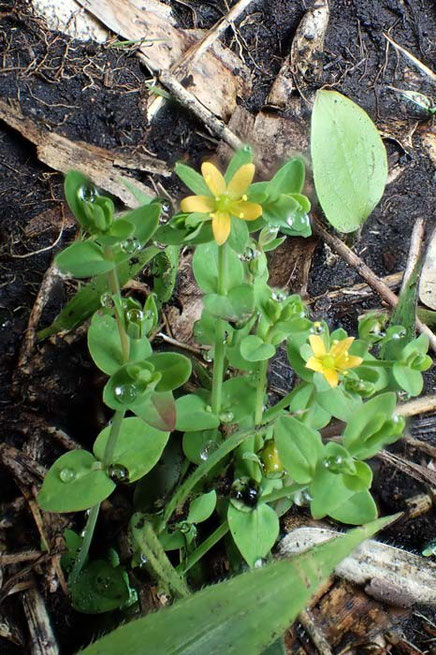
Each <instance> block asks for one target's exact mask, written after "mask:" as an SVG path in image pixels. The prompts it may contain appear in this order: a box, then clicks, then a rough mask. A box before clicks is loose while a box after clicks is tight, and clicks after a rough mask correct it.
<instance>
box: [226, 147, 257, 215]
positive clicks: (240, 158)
mask: <svg viewBox="0 0 436 655" xmlns="http://www.w3.org/2000/svg"><path fill="white" fill-rule="evenodd" d="M252 161H253V150H252V148H251V147H250V146H248V145H245V146H242V148H240V149H239V150H237V151H236V152H235V154H234V155H233V157H232V158H231V160H230V162H229V165H228V166H227V170H226V172H225V175H224V179H225V181H226V182H227V184H228V183H229V182H230V180H231V179H232V177H233V176H234V174H235V173H236V171H237V170H238V169H239V168H241V166H244V164H251V162H252ZM242 222H243V221H241V223H242Z"/></svg>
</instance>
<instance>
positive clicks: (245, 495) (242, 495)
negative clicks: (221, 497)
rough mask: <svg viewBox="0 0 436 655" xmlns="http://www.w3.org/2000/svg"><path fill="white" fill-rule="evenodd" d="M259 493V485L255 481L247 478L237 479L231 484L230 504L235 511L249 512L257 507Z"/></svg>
mask: <svg viewBox="0 0 436 655" xmlns="http://www.w3.org/2000/svg"><path fill="white" fill-rule="evenodd" d="M259 492H260V489H259V484H258V483H257V482H256V480H253V479H251V478H247V477H243V478H238V479H237V480H235V481H234V483H233V484H232V488H231V491H230V502H231V503H232V505H234V507H236V508H237V509H240V510H242V511H250V510H251V509H253V508H254V507H256V505H257V501H258V500H259Z"/></svg>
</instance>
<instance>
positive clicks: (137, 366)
mask: <svg viewBox="0 0 436 655" xmlns="http://www.w3.org/2000/svg"><path fill="white" fill-rule="evenodd" d="M332 103H334V104H336V103H338V108H337V110H335V111H337V115H338V116H339V117H340V118H341V121H342V122H341V123H338V121H337V119H336V117H335V116H332ZM338 124H340V125H342V128H341V129H338ZM356 130H360V133H361V134H363V135H364V136H365V137H366V140H367V147H368V148H369V150H370V155H366V154H365V157H362V152H361V150H359V149H357V150H353V148H351V146H350V143H351V142H352V140H353V135H354V134H355V133H356ZM326 135H327V136H328V140H327V137H326ZM359 138H360V137H359ZM327 141H328V142H327ZM361 147H363V146H361ZM327 148H330V151H329V152H330V158H329V159H327V153H328V150H327ZM341 152H342V158H341ZM344 153H346V157H345V160H344V158H343V157H344ZM312 156H313V164H314V174H315V184H316V188H317V192H318V199H319V202H320V204H321V206H322V208H323V209H324V211H325V213H326V217H327V219H328V220H330V221H331V222H332V224H333V225H335V226H337V227H338V228H340V229H342V230H343V231H352V230H356V229H358V228H359V226H360V225H361V224H362V222H363V221H364V220H365V219H366V218H367V216H368V214H369V212H370V211H371V210H372V208H373V207H374V205H375V204H376V202H377V201H378V199H379V198H380V196H381V193H382V190H383V186H384V181H385V177H386V155H385V151H384V148H383V145H382V143H381V141H380V139H379V137H378V134H377V132H376V130H375V127H374V126H373V124H372V123H371V122H370V119H369V118H368V117H367V116H366V114H364V113H363V111H362V110H361V109H360V108H356V106H355V105H354V104H353V103H350V101H348V100H346V99H344V98H343V97H342V96H339V94H336V93H334V92H325V91H323V92H320V95H319V96H318V99H317V104H315V109H314V116H313V131H312ZM357 160H358V161H357ZM344 161H345V163H344ZM323 167H324V168H329V167H330V168H329V171H333V173H332V172H330V173H329V174H328V175H326V174H324V173H323V172H322V171H323ZM335 171H336V173H337V174H334V173H335ZM202 172H203V176H202V175H200V174H199V173H197V172H196V171H195V170H193V169H192V168H190V167H189V166H186V165H185V164H178V165H177V166H176V173H177V175H178V176H179V177H180V179H181V180H182V181H183V182H184V183H185V184H186V186H187V187H188V188H189V189H191V191H192V192H193V194H194V195H191V196H188V197H187V198H185V199H183V200H182V201H181V205H180V209H181V211H180V212H178V213H176V214H175V215H174V216H172V217H171V218H170V220H169V221H168V222H166V223H163V224H160V223H159V214H160V204H159V202H155V201H150V199H145V204H143V205H142V206H141V207H139V208H138V209H135V210H133V211H129V212H125V213H123V214H121V215H119V216H116V215H115V212H114V205H113V203H112V201H111V199H110V198H107V197H105V196H102V195H100V194H99V193H98V191H97V190H96V189H95V188H94V187H93V185H92V184H91V183H90V181H89V180H87V179H86V178H84V177H83V176H82V175H81V174H79V173H77V172H74V171H73V172H70V173H69V174H68V175H67V176H66V181H65V193H66V198H67V202H68V204H69V206H70V208H71V210H72V211H73V213H74V215H75V216H76V218H77V220H78V222H79V224H80V226H81V228H82V235H81V238H80V239H79V240H78V241H77V242H75V243H74V244H72V245H71V246H69V247H68V248H67V249H66V250H64V251H63V252H61V253H60V254H59V255H58V256H57V258H56V265H57V267H58V268H59V269H60V270H61V271H62V272H63V273H64V274H69V275H72V276H74V277H78V278H87V277H92V278H93V280H91V282H89V283H88V284H87V286H85V287H84V288H83V289H82V290H81V291H79V293H78V295H77V297H76V298H74V299H73V300H72V301H70V303H69V305H68V306H67V308H66V309H68V308H69V309H68V311H66V310H65V309H64V310H63V312H62V313H61V315H60V317H58V319H57V320H56V321H55V323H54V326H51V328H49V329H48V330H46V331H44V334H48V333H50V332H51V331H53V330H56V329H59V328H60V327H62V328H65V327H69V328H72V327H75V326H76V325H77V324H78V322H81V321H83V320H85V319H86V318H88V317H89V316H91V315H92V319H91V323H90V327H89V330H88V347H89V351H90V354H91V357H92V359H93V360H94V363H95V364H96V366H97V367H98V368H99V369H100V370H101V371H102V372H103V373H104V374H105V375H106V376H107V382H106V384H105V387H104V390H103V400H104V403H105V404H106V406H107V407H108V408H109V409H110V410H113V415H112V418H111V420H110V423H109V424H108V426H107V427H106V428H104V430H102V432H101V433H100V434H99V435H98V436H97V439H96V441H95V444H94V447H93V451H92V452H89V451H86V450H78V451H72V452H69V453H67V454H65V455H63V456H62V457H60V458H59V459H58V460H57V461H56V462H55V463H54V464H53V466H52V467H51V469H50V470H49V472H48V474H47V476H46V478H45V480H44V483H43V486H42V489H41V491H40V493H39V496H38V501H39V504H40V506H41V507H42V508H43V509H45V510H46V511H52V512H73V511H83V510H89V515H88V519H87V523H86V527H85V530H84V534H83V537H80V538H79V537H78V538H77V539H75V540H73V541H74V548H73V549H71V548H70V559H69V562H68V571H69V584H70V588H71V591H72V596H73V598H78V597H79V598H81V597H82V596H83V590H84V589H86V587H87V586H89V585H92V584H95V583H93V582H92V581H93V580H94V581H95V580H97V579H99V576H100V577H101V576H102V575H103V573H102V571H104V572H105V573H104V575H103V577H104V576H106V580H107V581H108V580H109V582H108V584H109V587H110V588H111V589H115V591H114V592H113V593H112V594H109V595H108V597H105V594H104V593H103V594H101V593H100V592H101V590H100V592H99V593H100V596H99V600H98V601H95V599H94V600H93V601H92V602H91V601H90V603H88V606H86V603H84V602H79V601H76V607H78V608H79V609H82V611H90V610H89V607H91V606H93V607H94V608H97V609H95V611H104V610H105V609H113V607H114V605H115V606H118V607H123V606H125V604H126V602H127V598H126V597H128V598H130V597H131V591H129V589H130V587H129V585H128V583H127V581H126V578H125V570H124V569H123V568H120V567H119V563H118V564H117V565H116V566H112V565H111V564H110V563H109V564H108V563H107V562H106V561H105V560H97V561H96V560H90V558H89V549H90V545H91V540H92V535H93V532H94V529H95V525H96V522H97V519H98V514H99V509H100V504H101V502H102V501H104V500H105V499H106V498H108V497H109V496H110V495H111V494H112V493H113V491H114V490H115V489H116V487H117V485H119V484H129V485H135V492H134V496H133V501H132V505H133V506H132V519H131V523H130V534H131V540H132V546H133V549H134V557H133V560H132V566H133V567H135V566H141V565H142V564H144V565H145V566H146V567H147V569H148V570H149V571H150V572H151V574H152V575H153V576H154V577H155V578H156V579H157V580H158V583H159V585H160V586H161V587H162V588H163V589H165V590H166V592H167V593H168V594H170V595H172V596H175V597H179V598H183V597H185V596H188V595H189V594H190V586H189V581H190V580H195V581H196V583H197V584H199V583H201V581H202V579H203V578H202V569H201V561H202V558H203V557H204V555H205V554H206V553H208V552H209V550H210V549H211V548H212V547H213V546H215V544H217V543H218V542H219V541H221V540H223V539H224V538H225V546H226V548H227V554H228V558H229V561H230V563H231V566H232V569H233V571H234V572H236V571H239V570H241V569H243V568H245V567H246V566H247V565H248V566H249V567H256V566H258V565H260V564H262V563H263V562H264V561H265V560H268V559H269V557H270V553H271V549H272V548H273V546H274V544H275V542H276V540H277V537H278V535H279V517H280V516H281V515H282V514H283V513H284V512H286V511H287V510H288V509H289V508H290V507H291V505H292V504H294V503H295V504H307V505H309V506H310V510H311V513H312V515H313V516H314V517H315V518H322V517H324V516H330V517H331V518H333V519H336V520H337V521H340V522H343V523H348V524H352V525H358V524H361V523H366V522H368V521H373V520H374V519H375V518H376V516H377V508H376V505H375V503H374V500H373V498H372V495H371V492H370V488H371V483H372V471H371V468H370V466H369V465H368V464H367V463H366V460H368V459H370V458H371V457H373V456H374V455H375V454H376V453H377V452H378V451H379V450H380V449H381V448H383V447H384V446H385V445H386V444H390V443H393V442H394V441H396V440H397V439H399V438H400V437H401V434H402V431H403V428H404V419H403V418H402V417H401V416H398V415H396V412H395V409H396V403H397V393H398V392H401V393H405V394H408V395H411V396H413V395H418V394H419V393H420V391H421V389H422V384H423V382H422V371H424V370H426V369H427V368H428V367H429V366H430V365H431V359H430V358H429V357H428V355H426V351H427V348H428V341H427V339H426V337H424V336H422V335H421V336H420V337H418V338H415V335H414V329H413V325H411V323H410V316H408V317H407V316H405V321H404V323H405V325H403V324H399V320H400V319H401V317H402V315H400V314H398V312H397V314H396V316H395V317H392V319H391V322H390V323H388V320H389V319H388V316H385V315H381V314H377V313H370V314H368V315H366V316H365V317H362V320H361V321H360V322H359V334H358V338H354V337H352V336H348V334H347V333H346V332H345V330H343V329H342V328H338V329H335V330H333V331H331V330H330V329H329V327H328V325H327V323H326V322H325V321H315V322H314V321H312V320H311V319H310V317H309V313H308V310H307V308H306V306H305V304H304V302H303V301H302V299H301V297H300V296H298V295H295V294H288V293H287V292H286V291H284V290H283V289H277V288H273V287H271V286H270V285H269V283H268V279H269V271H268V260H267V253H268V251H271V250H274V249H275V248H277V247H278V245H280V243H282V241H283V240H284V239H285V238H286V236H293V235H298V236H308V235H309V234H310V233H311V231H310V222H309V218H308V213H309V211H310V201H309V199H308V198H307V197H306V196H305V195H304V194H303V189H304V180H305V166H304V162H303V160H302V159H300V158H293V159H291V160H290V161H288V162H286V163H285V164H284V165H283V166H282V167H281V168H280V169H279V170H278V171H277V173H276V174H275V175H274V177H273V178H272V179H271V180H270V181H261V182H253V179H254V174H255V167H254V164H253V163H252V151H251V149H250V148H249V147H248V146H246V147H244V148H242V149H241V150H240V151H238V152H236V153H235V155H234V156H233V158H232V159H231V161H230V163H229V165H228V167H227V170H226V172H225V173H224V175H222V174H221V173H220V171H219V170H218V169H217V168H216V167H215V166H214V165H213V164H212V163H210V162H207V163H205V164H203V166H202ZM356 176H359V179H360V182H362V184H361V186H360V187H359V189H358V193H357V192H356V182H355V178H356ZM338 185H339V187H338ZM338 217H340V220H339V219H338ZM182 245H183V246H190V247H191V248H192V249H193V251H194V252H193V259H192V269H193V274H194V277H195V280H196V282H197V285H198V287H199V289H200V290H201V291H202V293H203V307H204V308H203V312H202V315H201V318H200V320H199V321H198V322H197V323H196V324H195V326H194V336H195V340H196V341H197V342H198V343H199V344H200V345H201V346H202V348H203V353H204V357H203V358H197V357H195V356H190V357H187V356H185V355H183V354H180V353H179V352H175V351H171V352H170V351H165V352H161V351H159V352H156V351H154V350H153V347H152V340H153V336H154V334H155V332H156V330H157V326H158V324H159V317H160V309H161V304H162V303H163V302H167V301H168V300H169V299H170V297H171V294H172V290H173V288H174V284H175V277H176V271H177V260H178V248H179V246H182ZM163 248H164V249H163ZM149 262H151V268H152V271H153V273H154V276H155V280H154V291H153V292H151V293H150V294H149V295H148V297H147V299H146V301H145V303H139V302H138V301H137V300H136V299H134V298H132V297H124V296H123V295H122V294H121V289H120V287H121V285H122V284H124V283H125V282H127V280H128V278H129V275H130V274H132V273H133V272H135V271H136V272H137V271H138V270H140V268H141V267H143V266H144V265H145V264H147V263H149ZM135 267H139V268H135ZM403 304H404V303H403ZM394 318H395V321H394ZM401 320H402V319H401ZM280 346H284V347H285V348H286V351H287V355H288V359H289V363H290V365H291V367H292V369H293V370H294V372H295V374H296V375H297V376H298V378H299V380H300V381H299V382H298V383H297V384H296V385H295V387H294V388H293V389H292V391H290V392H289V393H288V394H287V395H286V396H285V397H284V398H282V399H281V400H280V401H279V402H278V403H276V404H270V402H269V397H268V393H267V391H268V390H267V372H268V363H269V361H270V360H271V358H273V357H274V356H275V354H276V352H277V349H278V348H279V347H280ZM204 360H205V361H204ZM210 362H213V366H212V367H210V366H209V365H208V364H209V363H210ZM192 370H194V371H195V374H196V378H195V379H196V386H195V388H194V389H193V390H192V389H191V390H190V392H189V393H184V391H183V386H184V385H185V383H186V382H187V381H188V380H189V378H190V376H191V371H192ZM332 419H339V420H340V421H342V422H344V424H345V427H344V428H343V430H342V431H341V434H339V433H338V434H337V435H336V436H335V437H334V438H333V439H324V438H323V436H322V432H321V431H322V429H323V428H324V427H326V426H327V425H329V423H330V422H331V421H332ZM173 432H175V433H176V434H171V433H173ZM320 552H323V551H322V550H321V551H320ZM320 557H321V556H320ZM111 566H112V570H110V567H111ZM275 570H276V569H275ZM260 578H262V576H259V579H260ZM246 579H247V580H248V579H249V578H246ZM262 579H263V578H262ZM250 580H254V578H250ZM241 584H242V583H241ZM231 588H232V587H231V585H229V586H228V587H226V586H224V587H223V589H225V590H227V589H228V590H229V591H225V592H223V593H225V594H227V593H231V592H230V589H231ZM217 593H218V592H217ZM101 596H103V599H102V598H101ZM117 598H118V601H119V602H118V605H117V601H116V599H117ZM305 598H306V596H305ZM302 602H303V601H302ZM86 607H88V610H87V609H86ZM98 608H99V609H98ZM102 608H103V609H102ZM299 608H301V605H299ZM265 645H266V642H265ZM89 652H91V651H89ZM92 652H94V651H92ZM95 652H97V651H95Z"/></svg>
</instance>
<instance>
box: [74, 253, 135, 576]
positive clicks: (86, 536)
mask: <svg viewBox="0 0 436 655" xmlns="http://www.w3.org/2000/svg"><path fill="white" fill-rule="evenodd" d="M106 256H107V258H108V259H113V253H112V249H111V248H109V247H108V248H106ZM107 279H108V284H109V288H110V290H111V291H112V293H113V294H114V295H116V296H117V297H118V298H119V299H121V289H120V282H119V279H118V273H117V269H116V268H114V269H113V270H112V271H110V272H109V273H108V275H107ZM115 318H116V321H117V326H118V333H119V335H120V342H121V349H122V353H123V362H124V363H126V362H128V361H129V346H130V342H129V337H128V336H127V334H126V331H125V329H124V323H123V320H122V317H121V316H120V314H119V312H118V308H117V307H116V306H115ZM125 413H126V412H125V410H118V411H116V412H115V414H114V417H113V419H112V425H111V429H110V432H109V438H108V440H107V442H106V447H105V449H104V453H103V461H102V465H103V469H104V470H106V469H107V468H108V466H110V464H111V463H112V458H113V455H114V451H115V447H116V444H117V440H118V436H119V434H120V428H121V424H122V422H123V418H124V415H125ZM100 506H101V503H97V505H94V506H93V507H91V509H90V510H89V516H88V520H87V521H86V525H85V529H84V531H83V541H82V545H81V548H80V550H79V553H78V555H77V558H76V560H75V562H74V566H73V570H72V571H71V574H70V577H69V583H70V585H71V584H74V583H75V582H76V581H77V579H78V577H79V575H80V573H81V571H82V569H83V566H84V564H85V561H86V558H87V557H88V553H89V549H90V547H91V542H92V538H93V536H94V532H95V527H96V524H97V518H98V514H99V512H100Z"/></svg>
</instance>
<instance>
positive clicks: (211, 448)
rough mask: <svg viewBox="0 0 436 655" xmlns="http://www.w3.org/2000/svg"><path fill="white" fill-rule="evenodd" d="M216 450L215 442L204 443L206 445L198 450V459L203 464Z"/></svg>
mask: <svg viewBox="0 0 436 655" xmlns="http://www.w3.org/2000/svg"><path fill="white" fill-rule="evenodd" d="M217 448H218V445H217V444H216V442H215V441H206V443H204V444H203V447H202V448H201V450H200V453H199V455H200V459H202V460H203V462H205V461H206V460H207V459H209V457H210V456H211V455H212V453H214V452H215V450H216V449H217Z"/></svg>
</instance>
